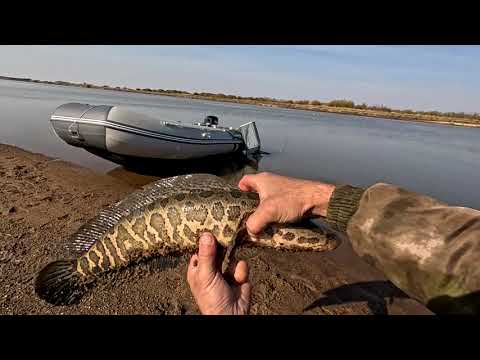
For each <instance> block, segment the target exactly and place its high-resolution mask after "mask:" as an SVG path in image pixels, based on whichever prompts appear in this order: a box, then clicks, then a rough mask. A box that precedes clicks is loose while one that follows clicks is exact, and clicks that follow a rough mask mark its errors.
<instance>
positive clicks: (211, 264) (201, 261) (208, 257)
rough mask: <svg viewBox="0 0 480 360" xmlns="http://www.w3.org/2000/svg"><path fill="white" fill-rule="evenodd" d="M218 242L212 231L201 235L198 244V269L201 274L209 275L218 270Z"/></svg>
mask: <svg viewBox="0 0 480 360" xmlns="http://www.w3.org/2000/svg"><path fill="white" fill-rule="evenodd" d="M216 250H217V249H216V243H215V238H214V237H213V235H212V234H210V233H203V234H202V235H201V236H200V241H199V245H198V257H197V260H198V271H199V274H200V276H205V275H209V274H212V273H215V272H216V266H215V265H216V263H215V255H216Z"/></svg>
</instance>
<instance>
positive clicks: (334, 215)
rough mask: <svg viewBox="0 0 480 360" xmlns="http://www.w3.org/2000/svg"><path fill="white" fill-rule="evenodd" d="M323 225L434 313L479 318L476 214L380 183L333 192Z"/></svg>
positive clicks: (479, 248) (479, 227)
mask: <svg viewBox="0 0 480 360" xmlns="http://www.w3.org/2000/svg"><path fill="white" fill-rule="evenodd" d="M326 220H327V223H329V224H330V225H331V226H332V227H333V228H334V229H336V230H340V231H343V232H346V233H347V235H348V237H349V239H350V241H351V243H352V246H353V248H354V251H355V252H356V253H357V254H358V255H359V256H360V257H362V258H363V259H364V260H365V261H367V262H368V263H370V264H371V265H373V266H375V267H376V268H377V269H379V270H380V271H382V272H383V273H384V274H385V276H386V277H387V278H388V279H389V280H390V281H391V282H392V283H394V284H395V285H396V286H397V287H398V288H400V289H401V290H403V291H404V292H405V293H407V294H408V295H409V296H411V297H412V298H414V299H417V300H418V301H420V302H422V303H423V304H425V305H426V306H427V307H428V308H429V309H430V310H432V311H433V312H435V313H475V314H479V313H480V266H479V263H480V211H478V210H474V209H468V208H464V207H454V206H448V205H447V204H445V203H442V202H439V201H437V200H435V199H432V198H430V197H428V196H424V195H420V194H416V193H413V192H410V191H407V190H404V189H401V188H399V187H396V186H393V185H388V184H383V183H379V184H376V185H373V186H371V187H369V188H367V189H361V188H356V187H352V186H348V185H346V186H338V187H337V188H336V189H335V191H334V193H333V196H332V198H331V200H330V204H329V207H328V211H327V219H326Z"/></svg>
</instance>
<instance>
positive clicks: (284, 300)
mask: <svg viewBox="0 0 480 360" xmlns="http://www.w3.org/2000/svg"><path fill="white" fill-rule="evenodd" d="M127 175H128V173H127V172H126V171H122V170H121V169H120V170H116V171H113V172H111V173H110V175H105V174H99V173H96V172H93V171H91V170H89V169H85V168H82V167H79V166H76V165H73V164H70V163H66V162H63V161H59V160H53V159H51V158H48V157H46V156H43V155H40V154H32V153H30V152H27V151H24V150H21V149H18V148H16V147H13V146H7V145H0V314H198V310H197V307H196V305H195V303H194V302H193V298H192V296H191V294H190V291H189V289H188V286H187V284H186V280H185V273H186V262H181V263H180V265H178V266H177V267H176V268H174V269H169V270H159V269H157V268H156V267H155V265H154V262H151V263H146V264H142V265H139V266H135V267H132V268H130V269H127V270H124V271H121V272H119V273H117V274H115V275H114V276H111V277H106V278H105V279H102V280H101V281H100V282H99V284H98V285H97V286H96V287H95V288H94V289H92V290H91V291H90V292H89V293H88V294H86V295H85V296H84V298H83V299H82V300H81V302H80V303H79V304H77V305H73V306H68V307H65V306H60V307H55V306H52V305H49V304H47V303H45V302H43V301H41V300H40V299H38V298H37V297H36V295H35V293H34V291H33V279H34V278H35V275H36V273H37V272H38V271H39V270H40V269H41V268H42V267H43V266H44V265H45V264H47V263H48V262H50V261H53V260H56V259H61V258H65V257H68V253H67V251H66V249H65V244H66V241H67V239H68V236H69V235H70V234H72V233H73V232H75V231H76V230H77V229H78V228H79V227H80V226H81V225H82V224H84V223H85V222H86V221H87V220H88V219H90V218H92V217H94V216H95V215H96V214H97V212H98V211H99V210H100V209H102V208H104V207H106V206H108V205H109V204H112V203H114V202H116V201H118V200H120V199H121V198H123V197H124V196H126V195H127V194H128V193H130V192H131V191H133V190H134V189H135V188H136V187H138V186H139V185H142V184H143V183H147V182H149V181H152V180H154V178H153V177H135V176H127ZM132 179H135V180H132ZM139 179H140V180H139ZM236 256H237V258H239V259H245V260H247V262H248V263H249V265H250V267H251V275H252V284H253V300H252V311H251V312H252V314H318V315H328V314H429V312H428V310H426V309H425V308H424V307H423V306H421V305H420V304H418V303H417V302H415V301H413V300H411V299H409V298H408V297H406V295H404V294H403V293H402V292H401V291H399V290H398V289H396V288H395V287H394V286H393V285H391V284H390V283H389V282H387V281H386V280H385V279H384V278H383V277H382V275H381V274H379V273H378V272H377V271H376V270H374V269H373V268H371V267H370V266H368V265H367V264H365V263H363V262H362V261H361V260H360V259H359V258H358V257H356V256H355V255H354V254H353V252H352V250H351V248H350V247H349V244H348V241H344V243H343V244H342V246H341V247H340V248H339V249H337V250H336V251H335V252H332V253H328V254H313V253H293V254H292V253H282V252H277V251H273V250H268V249H252V248H245V249H240V250H239V251H237V255H236Z"/></svg>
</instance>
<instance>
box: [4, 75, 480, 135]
mask: <svg viewBox="0 0 480 360" xmlns="http://www.w3.org/2000/svg"><path fill="white" fill-rule="evenodd" d="M0 80H7V81H18V82H28V83H39V84H48V85H60V86H69V87H80V88H87V89H98V90H110V91H118V92H130V93H139V94H146V95H161V96H171V97H176V98H185V99H193V100H205V101H217V102H223V103H236V104H245V105H256V106H262V107H273V108H279V109H293V110H306V111H314V112H321V113H330V114H342V115H354V116H364V117H371V118H382V119H388V120H401V121H410V122H417V123H428V124H438V125H450V126H460V127H473V128H477V127H480V119H477V118H473V117H471V118H462V117H449V116H445V115H429V114H423V113H422V114H420V113H418V112H415V111H411V110H409V111H407V110H391V109H388V108H385V107H382V108H380V109H386V110H372V109H360V108H351V107H341V106H331V105H327V104H312V101H310V102H308V101H306V100H305V101H303V100H302V101H297V102H294V101H292V100H277V99H270V98H261V100H259V98H247V97H240V96H232V95H224V94H210V93H193V94H192V93H189V92H187V91H179V90H161V89H158V90H153V89H140V88H136V89H133V88H128V87H118V86H117V87H111V86H108V85H103V86H99V85H94V84H88V83H72V82H67V81H46V80H34V79H30V78H18V77H9V76H0ZM313 103H315V101H313Z"/></svg>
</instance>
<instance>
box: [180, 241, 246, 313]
mask: <svg viewBox="0 0 480 360" xmlns="http://www.w3.org/2000/svg"><path fill="white" fill-rule="evenodd" d="M215 255H216V240H215V238H214V237H213V235H212V234H210V233H204V234H202V235H201V236H200V241H199V249H198V254H195V255H193V256H192V258H191V259H190V264H189V265H188V271H187V281H188V285H189V286H190V290H191V291H192V294H193V297H194V298H195V301H196V302H197V305H198V307H199V309H200V312H201V313H202V314H203V315H247V314H248V311H249V310H250V292H251V285H250V283H249V282H248V265H247V263H246V262H245V261H240V262H238V264H237V266H236V268H235V272H234V274H233V282H234V284H233V285H229V284H228V283H227V281H226V280H225V279H224V278H223V276H222V274H221V272H220V270H219V269H218V267H217V261H216V260H215Z"/></svg>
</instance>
